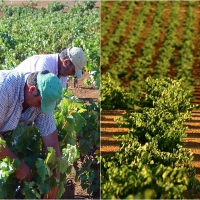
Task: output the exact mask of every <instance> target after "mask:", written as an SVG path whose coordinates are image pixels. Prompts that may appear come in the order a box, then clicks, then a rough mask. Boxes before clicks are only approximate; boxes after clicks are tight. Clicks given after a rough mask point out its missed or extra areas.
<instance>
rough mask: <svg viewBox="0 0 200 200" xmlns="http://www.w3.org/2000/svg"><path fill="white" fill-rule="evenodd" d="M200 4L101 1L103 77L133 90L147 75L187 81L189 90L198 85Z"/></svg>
mask: <svg viewBox="0 0 200 200" xmlns="http://www.w3.org/2000/svg"><path fill="white" fill-rule="evenodd" d="M199 6H200V3H199V2H197V1H184V2H183V1H156V2H149V1H142V2H140V1H139V2H138V1H137V2H134V1H115V2H108V1H103V2H102V3H101V67H102V74H105V72H109V73H110V75H111V77H112V78H113V79H114V80H116V81H117V80H118V82H119V83H120V84H122V85H123V86H128V88H127V89H128V90H129V91H133V92H134V91H137V90H138V89H140V87H141V85H142V84H143V82H144V80H145V79H146V77H148V76H149V75H151V76H153V77H155V78H162V77H166V76H169V77H171V78H175V79H181V78H183V79H184V80H185V81H184V82H185V88H188V87H190V86H191V85H194V84H198V76H199V62H198V61H199V51H198V46H199V43H200V40H199V38H198V27H199V24H200V19H199V17H198V13H199V11H200V7H199ZM108 8H109V12H108V11H107V10H108Z"/></svg>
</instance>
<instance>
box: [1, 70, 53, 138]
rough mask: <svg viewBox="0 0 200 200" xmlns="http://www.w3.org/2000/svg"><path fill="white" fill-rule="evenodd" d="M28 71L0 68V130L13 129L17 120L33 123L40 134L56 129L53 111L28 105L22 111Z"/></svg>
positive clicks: (46, 133) (45, 134) (49, 132)
mask: <svg viewBox="0 0 200 200" xmlns="http://www.w3.org/2000/svg"><path fill="white" fill-rule="evenodd" d="M29 74H30V73H25V72H20V71H16V70H0V122H1V123H2V126H1V127H0V132H6V131H10V130H14V129H15V128H16V127H17V125H18V123H19V122H22V123H23V124H28V123H33V122H34V124H35V125H36V127H37V128H38V130H39V131H40V134H41V135H42V136H47V135H49V134H51V133H53V132H54V131H55V130H56V125H55V122H54V116H53V113H51V114H45V113H43V112H42V110H41V108H35V107H29V108H28V109H26V110H25V111H24V112H23V113H22V110H23V107H22V103H23V102H24V86H25V83H26V79H27V77H28V75H29Z"/></svg>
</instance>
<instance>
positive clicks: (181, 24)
mask: <svg viewBox="0 0 200 200" xmlns="http://www.w3.org/2000/svg"><path fill="white" fill-rule="evenodd" d="M199 12H200V3H199V2H197V1H114V2H113V1H112V2H111V1H103V2H101V76H102V78H101V107H102V109H103V110H102V120H103V124H102V129H101V131H102V133H101V135H102V139H103V140H102V145H104V143H105V141H106V140H107V143H106V144H107V147H109V142H110V145H111V146H112V144H114V143H112V141H111V140H110V137H112V136H111V134H112V135H114V136H115V138H117V139H118V141H117V142H116V144H118V148H116V146H115V147H114V151H111V146H110V149H109V154H108V155H106V152H104V153H103V154H102V162H101V172H102V179H101V180H102V182H101V192H102V198H103V199H109V198H110V199H115V198H117V199H118V198H119V199H123V198H127V199H129V198H130V199H135V198H136V199H137V198H138V199H140V198H142V199H146V198H150V199H160V198H164V199H165V198H185V196H184V195H185V194H186V193H185V192H189V191H191V192H194V193H196V192H199V191H200V183H199V180H198V179H197V178H196V171H195V168H194V166H193V165H192V164H191V162H192V160H193V158H194V156H193V153H192V152H191V149H186V148H185V144H184V139H185V138H186V130H187V127H186V126H184V124H185V121H187V120H190V119H191V112H192V111H193V109H195V108H196V109H198V105H197V104H194V103H193V102H195V100H194V98H195V96H194V94H197V91H194V90H196V89H197V88H198V85H199V75H200V74H199V67H200V66H199V44H200V40H199V36H198V34H199V24H200V18H199ZM117 109H121V110H123V113H126V114H123V115H122V116H121V117H120V118H115V119H114V120H115V121H116V122H117V124H118V126H119V127H120V128H122V130H123V131H122V132H121V134H120V131H119V132H116V133H115V132H114V130H116V131H118V130H117V128H116V127H115V125H114V123H112V121H111V120H110V118H109V116H108V115H109V110H111V113H115V110H116V116H117V113H119V110H117ZM104 113H106V115H105V114H104ZM106 119H108V121H109V122H108V121H106ZM106 123H107V124H106ZM112 126H113V131H110V135H106V133H107V132H106V130H108V129H109V130H111V129H112ZM120 130H121V129H120ZM197 137H198V136H197ZM102 151H103V148H102ZM106 151H107V152H108V150H106ZM197 170H198V167H197ZM189 197H190V198H191V197H192V196H189Z"/></svg>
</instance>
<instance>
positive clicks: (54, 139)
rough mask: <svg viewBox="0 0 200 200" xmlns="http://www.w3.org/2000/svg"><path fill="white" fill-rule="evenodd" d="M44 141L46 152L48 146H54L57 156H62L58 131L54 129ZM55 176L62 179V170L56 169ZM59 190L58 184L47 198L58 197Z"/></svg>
mask: <svg viewBox="0 0 200 200" xmlns="http://www.w3.org/2000/svg"><path fill="white" fill-rule="evenodd" d="M43 143H44V146H45V148H46V152H48V151H47V148H48V147H53V148H54V149H55V152H56V157H58V158H60V157H61V153H60V145H59V141H58V135H57V131H54V132H53V133H51V134H50V135H48V136H45V137H43ZM54 177H55V178H57V179H60V171H59V170H58V171H57V172H56V170H54ZM57 191H58V186H57V187H55V188H54V189H52V190H51V191H50V192H49V193H48V195H47V196H46V197H45V198H48V199H56V194H57Z"/></svg>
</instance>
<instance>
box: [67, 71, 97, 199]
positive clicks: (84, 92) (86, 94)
mask: <svg viewBox="0 0 200 200" xmlns="http://www.w3.org/2000/svg"><path fill="white" fill-rule="evenodd" d="M86 78H89V74H88V73H87V72H84V73H83V76H82V78H80V79H78V84H77V87H74V80H73V79H71V80H70V81H69V82H68V89H69V90H71V91H72V93H73V95H74V96H77V97H78V98H79V99H81V100H83V101H84V102H85V103H88V101H89V99H92V100H93V102H95V103H97V101H98V98H99V91H98V90H97V89H95V88H94V87H93V86H86V85H85V84H84V80H85V79H86ZM68 178H70V179H72V180H73V182H74V183H75V196H74V198H75V199H94V198H95V199H99V198H100V197H98V196H95V197H93V196H90V195H88V193H87V191H85V190H83V189H82V188H81V186H80V182H76V181H75V170H74V169H72V173H71V174H70V175H69V176H68Z"/></svg>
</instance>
